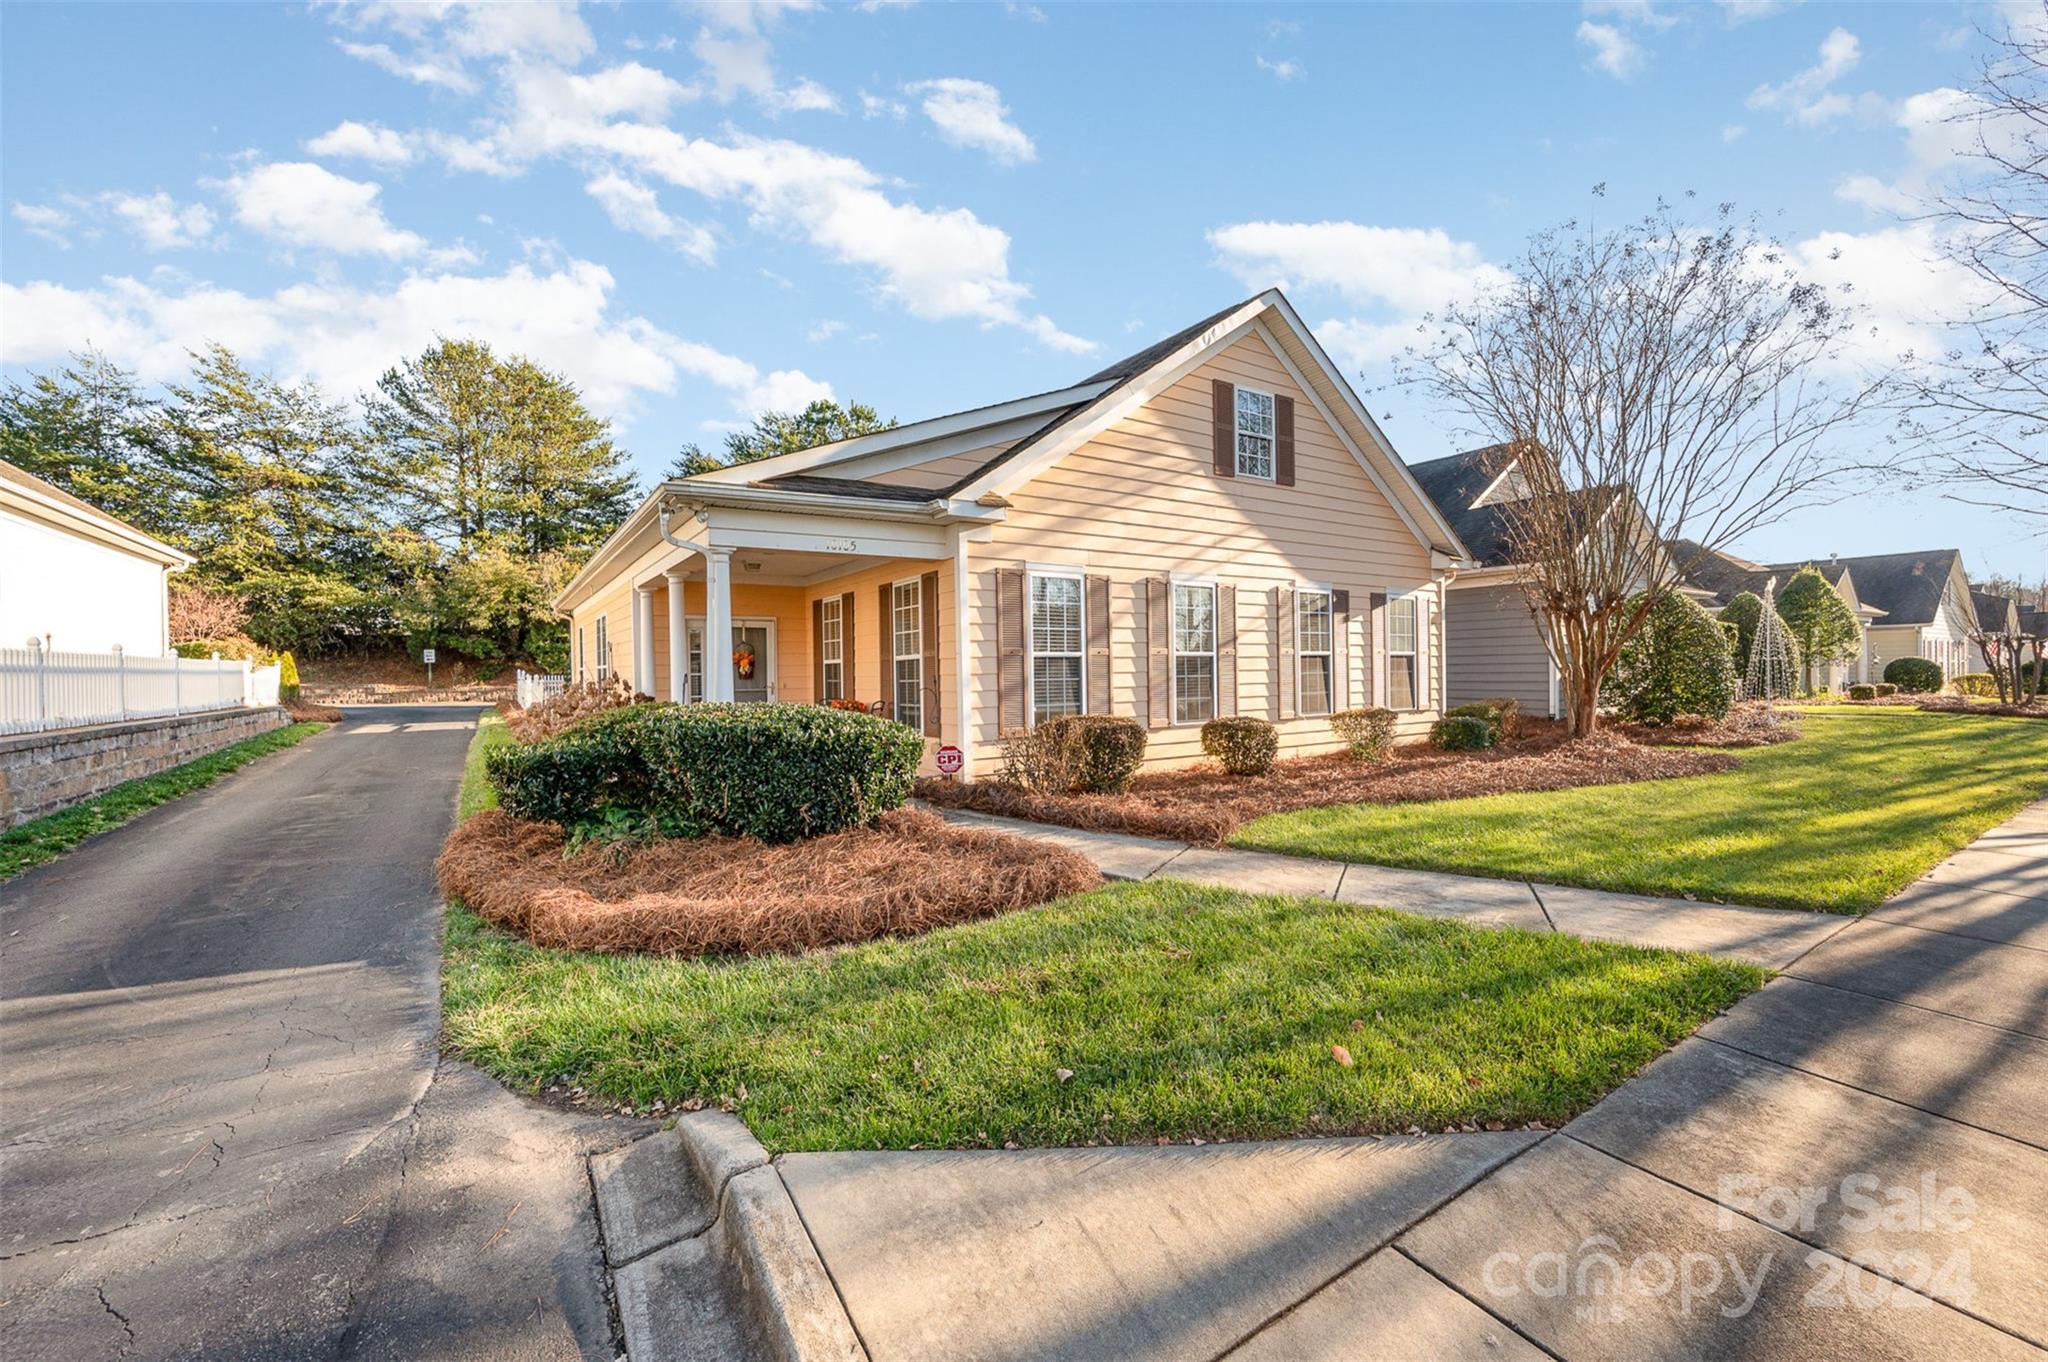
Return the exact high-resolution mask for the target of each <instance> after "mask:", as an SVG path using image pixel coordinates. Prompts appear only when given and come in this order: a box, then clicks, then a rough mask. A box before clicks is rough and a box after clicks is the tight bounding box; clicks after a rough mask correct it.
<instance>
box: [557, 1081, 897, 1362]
mask: <svg viewBox="0 0 2048 1362" xmlns="http://www.w3.org/2000/svg"><path fill="white" fill-rule="evenodd" d="M664 1144H666V1145H668V1146H669V1147H668V1148H662V1146H663V1145H664ZM642 1151H644V1152H642ZM678 1153H679V1154H680V1156H681V1157H680V1158H677V1157H676V1155H677V1154H678ZM636 1154H638V1155H639V1158H640V1166H641V1169H642V1170H643V1171H642V1172H641V1173H640V1174H639V1176H640V1177H641V1178H642V1179H643V1180H644V1179H662V1178H670V1177H674V1178H681V1179H685V1180H687V1182H688V1184H689V1185H688V1186H687V1187H685V1188H682V1189H654V1195H653V1196H649V1195H648V1192H647V1191H646V1190H643V1189H641V1188H636V1187H634V1186H633V1185H632V1184H631V1180H630V1179H628V1178H620V1177H616V1176H607V1175H606V1174H607V1172H609V1173H611V1174H617V1173H618V1172H619V1171H620V1170H622V1169H624V1168H625V1167H626V1164H627V1161H628V1160H631V1159H633V1157H634V1156H635V1155H636ZM607 1158H608V1159H609V1160H610V1161H609V1163H608V1164H607V1165H606V1166H605V1168H604V1169H603V1170H600V1169H599V1168H597V1167H596V1166H595V1165H594V1167H593V1171H594V1172H596V1173H597V1174H598V1178H597V1181H598V1189H599V1190H598V1212H599V1218H600V1220H601V1221H602V1222H603V1226H604V1231H605V1238H606V1244H607V1246H608V1248H609V1249H611V1250H612V1251H613V1252H615V1253H616V1252H618V1251H619V1250H621V1249H623V1250H624V1252H625V1253H626V1254H631V1255H634V1256H631V1257H630V1258H629V1260H628V1261H625V1262H623V1263H618V1262H615V1264H614V1267H613V1270H612V1278H613V1283H614V1287H615V1290H616V1295H617V1300H618V1307H619V1323H620V1328H621V1332H622V1333H623V1334H624V1336H625V1343H626V1356H627V1357H628V1358H629V1359H631V1362H671V1359H696V1358H699V1357H707V1356H718V1355H720V1354H721V1353H723V1352H724V1351H725V1350H724V1349H723V1348H721V1347H720V1346H719V1341H720V1340H724V1341H725V1342H726V1343H727V1344H728V1345H729V1344H730V1343H732V1342H741V1341H743V1342H744V1345H745V1352H746V1354H747V1355H749V1356H759V1357H766V1358H774V1359H776V1360H777V1362H867V1356H868V1355H867V1350H866V1349H865V1348H864V1347H863V1346H862V1345H861V1342H860V1338H859V1336H858V1335H857V1334H856V1333H855V1332H854V1328H853V1322H852V1320H851V1319H850V1318H848V1316H847V1313H846V1307H845V1306H844V1304H842V1303H841V1301H840V1299H839V1292H838V1289H837V1288H836V1287H835V1286H834V1285H833V1284H832V1279H831V1276H830V1274H828V1273H827V1272H826V1270H825V1263H824V1260H823V1259H822V1258H820V1257H819V1256H818V1250H817V1248H816V1246H815V1245H813V1244H812V1242H811V1237H810V1232H809V1231H808V1230H806V1229H805V1228H804V1224H803V1219H802V1217H801V1216H800V1215H799V1214H798V1212H797V1208H796V1202H795V1201H794V1200H793V1199H791V1197H790V1194H789V1189H788V1188H787V1187H786V1186H784V1185H783V1181H782V1174H781V1173H779V1172H778V1171H776V1169H775V1166H774V1165H773V1164H772V1163H771V1162H770V1161H769V1159H768V1153H767V1151H766V1150H765V1149H763V1148H762V1147H761V1144H760V1142H759V1141H758V1140H756V1139H755V1138H754V1137H753V1135H752V1133H751V1132H749V1131H748V1130H747V1128H746V1126H745V1125H744V1124H742V1123H741V1122H740V1120H739V1119H738V1118H737V1117H734V1116H730V1115H727V1114H725V1113H723V1112H698V1113H694V1114H692V1115H690V1116H686V1117H684V1118H682V1119H681V1120H680V1121H678V1122H677V1123H676V1125H675V1128H674V1129H673V1130H671V1131H665V1132H663V1133H662V1134H659V1135H653V1136H649V1137H648V1138H647V1139H645V1140H643V1141H640V1142H639V1143H638V1144H636V1145H633V1146H629V1147H628V1149H627V1150H626V1151H622V1152H621V1153H619V1154H614V1155H611V1156H607ZM676 1190H680V1191H681V1192H682V1195H681V1196H680V1197H674V1196H669V1195H665V1194H664V1193H666V1192H670V1191H676ZM636 1202H637V1203H643V1204H639V1205H636V1204H635V1203H636ZM678 1203H681V1204H683V1205H691V1204H694V1205H695V1206H698V1207H703V1208H708V1209H709V1211H710V1217H709V1222H708V1223H704V1216H703V1214H701V1213H699V1214H697V1215H695V1216H692V1215H690V1214H689V1212H688V1211H687V1210H682V1211H678V1210H677V1209H676V1207H677V1204H678ZM650 1210H651V1211H653V1212H654V1213H655V1215H657V1216H662V1217H666V1220H667V1224H666V1226H665V1227H663V1226H660V1225H653V1224H649V1223H647V1221H648V1220H649V1219H650V1218H652V1217H650V1216H649V1215H648V1214H646V1212H648V1211H650ZM615 1233H616V1234H618V1237H619V1238H622V1239H624V1240H625V1241H626V1242H625V1243H622V1244H618V1245H616V1246H614V1236H615ZM650 1245H653V1246H650ZM684 1297H688V1298H689V1299H683V1298H684ZM720 1307H722V1309H721V1308H720ZM707 1314H715V1315H718V1316H721V1317H720V1318H717V1319H715V1320H713V1319H708V1318H706V1316H707Z"/></svg>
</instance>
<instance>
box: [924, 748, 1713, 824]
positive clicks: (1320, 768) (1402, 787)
mask: <svg viewBox="0 0 2048 1362" xmlns="http://www.w3.org/2000/svg"><path fill="white" fill-rule="evenodd" d="M1735 764H1736V760H1735V758H1733V757H1730V756H1726V755H1723V754H1722V753H1719V752H1698V751H1686V750H1682V749H1677V748H1654V747H1644V746H1641V745H1639V744H1636V743H1632V742H1630V741H1628V740H1627V739H1626V738H1623V737H1620V736H1617V735H1614V734H1608V733H1596V734H1595V735H1593V736H1592V737H1590V738H1581V739H1578V740H1576V741H1568V740H1566V739H1564V738H1563V736H1562V735H1561V734H1552V735H1545V736H1542V737H1538V738H1531V739H1527V740H1524V741H1523V742H1520V743H1517V744H1514V745H1512V746H1509V747H1497V748H1493V749H1490V750H1488V751H1484V752H1440V751H1438V750H1436V749H1435V748H1433V747H1427V746H1416V747H1402V748H1397V749H1395V752H1394V754H1393V758H1392V759H1391V760H1389V761H1386V762H1381V763H1372V762H1362V761H1356V760H1353V759H1352V758H1351V757H1349V756H1347V755H1345V754H1343V753H1341V752H1340V753H1333V754H1330V755H1327V756H1319V757H1293V758H1289V759H1287V760H1285V761H1280V762H1276V763H1275V764H1274V766H1273V773H1272V774H1271V775H1267V776H1233V775H1230V774H1228V773H1226V772H1225V771H1224V770H1223V769H1222V768H1221V767H1219V766H1215V765H1211V764H1206V763H1205V764H1203V765H1200V766H1192V767H1188V768H1187V769H1185V770H1179V771H1162V772H1158V773H1155V774H1151V775H1141V776H1139V777H1138V778H1137V779H1135V780H1133V781H1132V782H1131V787H1130V789H1129V790H1127V791H1126V792H1124V793H1123V794H1116V795H1090V794H1071V795H1053V794H1041V793H1039V792H1037V791H1034V790H1027V789H1024V788H1022V787H1021V786H1016V785H1009V784H1004V783H1002V782H999V781H994V780H982V781H976V782H974V783H973V784H971V785H962V784H959V783H957V782H954V781H949V780H930V779H927V780H921V781H919V782H918V784H917V793H918V795H919V796H920V797H921V798H923V799H925V800H927V801H928V802H930V803H933V804H938V805H943V806H945V807H947V808H956V809H972V810H974V811H975V812H977V813H987V814H996V815H999V816H1002V817H1006V818H1028V819H1031V820H1033V821H1035V822H1041V823H1061V824H1065V825H1066V826H1068V827H1075V828H1086V829H1090V830H1093V831H1098V832H1127V833H1132V834H1135V835H1137V836H1140V837H1164V838H1170V839H1172V840H1174V841H1179V842H1193V843H1195V844H1197V845H1201V846H1220V845H1222V843H1223V842H1224V840H1225V839H1227V838H1228V837H1229V836H1230V834H1231V833H1233V832H1235V831H1237V829H1238V828H1240V827H1242V826H1243V825H1244V824H1246V823H1249V822H1251V821H1252V820H1253V819H1255V818H1262V817H1264V816H1265V815H1267V814H1269V813H1290V812H1293V811H1294V810H1297V809H1314V808H1323V807H1326V806H1329V805H1333V804H1413V803H1422V802H1425V801H1428V800H1433V799H1463V798H1466V797H1468V796H1472V795H1490V794H1517V793H1523V792H1533V791H1539V790H1569V789H1575V788H1577V787H1579V786H1582V785H1621V784H1627V783H1630V782H1633V781H1638V780H1671V779H1675V778H1677V777H1680V776H1698V775H1707V774H1710V773H1712V772H1715V771H1726V770H1728V769H1729V768H1731V767H1733V766H1734V765H1735Z"/></svg>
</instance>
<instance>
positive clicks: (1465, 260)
mask: <svg viewBox="0 0 2048 1362" xmlns="http://www.w3.org/2000/svg"><path fill="white" fill-rule="evenodd" d="M1209 244H1210V245H1212V246H1214V247H1215V248H1216V251H1217V263H1218V264H1220V265H1221V266H1222V267H1223V268H1224V269H1226V270H1229V271H1230V272H1231V273H1232V274H1233V275H1235V276H1236V277H1237V279H1238V281H1239V282H1240V283H1242V284H1243V285H1244V286H1245V287H1246V288H1248V289H1262V288H1267V287H1269V286H1272V285H1275V284H1278V285H1281V286H1282V287H1301V288H1308V289H1320V290H1327V291H1330V292H1333V293H1335V294H1337V295H1338V296H1339V297H1341V298H1343V299H1344V300H1345V301H1346V302H1347V303H1350V304H1351V305H1353V306H1354V307H1358V308H1361V309H1366V310H1368V311H1370V312H1371V313H1373V314H1375V315H1372V316H1366V317H1353V318H1340V319H1337V320H1334V321H1331V322H1328V323H1325V324H1324V325H1322V326H1318V327H1317V328H1316V334H1317V335H1319V336H1321V337H1322V338H1323V340H1324V342H1325V343H1326V344H1328V345H1329V346H1330V347H1331V349H1333V350H1334V351H1336V352H1337V353H1339V354H1342V355H1344V356H1345V357H1346V358H1347V359H1348V360H1350V361H1351V362H1353V363H1356V364H1370V363H1377V362H1379V361H1382V360H1385V359H1388V358H1390V357H1391V356H1392V355H1394V354H1395V353H1396V352H1397V351H1399V349H1400V348H1401V347H1402V346H1403V345H1405V344H1407V343H1409V342H1410V341H1412V340H1413V339H1414V335H1415V326H1416V323H1417V322H1418V321H1419V320H1420V319H1421V317H1422V316H1423V314H1424V313H1427V312H1429V311H1431V310H1432V309H1435V308H1440V307H1442V306H1444V305H1445V304H1446V303H1449V302H1452V301H1461V300H1464V299H1468V298H1471V297H1472V296H1474V295H1475V294H1477V293H1480V292H1482V291H1484V290H1486V289H1489V288H1492V287H1495V286H1497V285H1499V284H1502V283H1505V282H1506V281H1507V277H1508V276H1507V275H1506V273H1505V272H1503V271H1502V270H1500V269H1499V268H1497V267H1496V266H1493V265H1490V264H1488V263H1487V262H1486V259H1485V257H1484V255H1482V254H1481V252H1480V250H1479V248H1478V247H1477V246H1475V245H1473V244H1472V243H1470V242H1467V241H1459V240H1456V239H1454V238H1453V237H1452V236H1451V235H1450V234H1449V233H1447V232H1445V231H1443V230H1441V229H1439V228H1420V227H1374V226H1369V225H1367V224H1364V223H1358V222H1241V223H1236V224H1233V225H1231V226H1227V227H1219V228H1216V229H1215V230H1213V231H1211V232H1210V233H1209Z"/></svg>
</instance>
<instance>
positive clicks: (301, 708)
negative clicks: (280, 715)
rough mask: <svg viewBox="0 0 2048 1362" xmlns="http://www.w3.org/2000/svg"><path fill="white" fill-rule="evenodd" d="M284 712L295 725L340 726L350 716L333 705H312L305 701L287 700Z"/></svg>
mask: <svg viewBox="0 0 2048 1362" xmlns="http://www.w3.org/2000/svg"><path fill="white" fill-rule="evenodd" d="M284 712H285V714H286V715H287V716H289V717H290V719H291V721H292V722H293V723H295V724H338V723H340V722H341V721H342V720H343V719H346V718H347V717H348V715H346V714H343V713H342V712H341V711H340V710H338V709H336V708H335V707H334V706H333V705H311V704H307V703H306V702H305V701H304V700H287V701H285V702H284Z"/></svg>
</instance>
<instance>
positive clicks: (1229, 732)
mask: <svg viewBox="0 0 2048 1362" xmlns="http://www.w3.org/2000/svg"><path fill="white" fill-rule="evenodd" d="M1202 750H1203V751H1204V752H1207V753H1208V754H1209V755H1210V756H1212V757H1214V758H1216V760H1218V761H1220V762H1222V763H1223V769H1224V770H1226V771H1228V772H1230V774H1232V775H1234V776H1262V775H1265V774H1266V773H1267V772H1268V771H1271V770H1272V769H1273V759H1274V758H1275V757H1278V756H1279V755H1280V730H1279V729H1277V728H1275V727H1273V725H1271V724H1269V723H1267V722H1266V721H1265V720H1264V719H1254V718H1252V717H1251V716H1250V715H1247V714H1234V715H1226V716H1225V717H1223V718H1221V719H1211V720H1210V721H1209V722H1208V723H1206V724H1203V725H1202Z"/></svg>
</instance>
